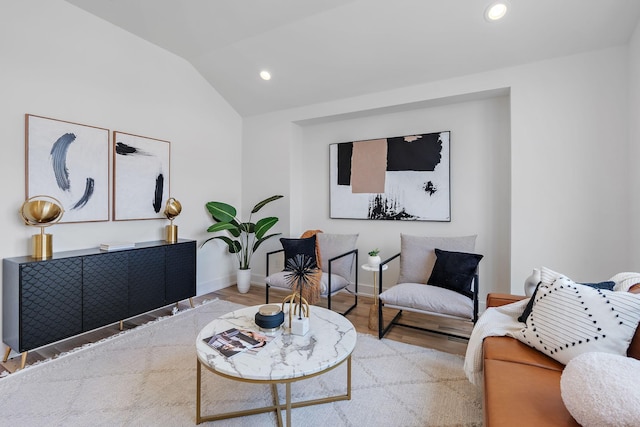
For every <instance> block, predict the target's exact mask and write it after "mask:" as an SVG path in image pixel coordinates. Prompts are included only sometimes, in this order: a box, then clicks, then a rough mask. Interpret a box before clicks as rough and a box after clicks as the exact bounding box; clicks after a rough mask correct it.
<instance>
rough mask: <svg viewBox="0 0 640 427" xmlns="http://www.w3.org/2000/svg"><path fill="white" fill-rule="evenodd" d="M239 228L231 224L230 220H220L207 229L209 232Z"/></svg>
mask: <svg viewBox="0 0 640 427" xmlns="http://www.w3.org/2000/svg"><path fill="white" fill-rule="evenodd" d="M234 229H235V230H237V229H238V227H236V226H235V225H233V224H230V223H228V222H218V223H216V224H213V225H211V226H209V228H207V231H208V232H209V233H215V232H216V231H224V230H229V231H231V230H234Z"/></svg>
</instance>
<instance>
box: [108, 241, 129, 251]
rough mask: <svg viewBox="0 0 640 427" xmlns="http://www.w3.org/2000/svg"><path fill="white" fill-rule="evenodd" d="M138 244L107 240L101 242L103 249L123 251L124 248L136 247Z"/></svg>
mask: <svg viewBox="0 0 640 427" xmlns="http://www.w3.org/2000/svg"><path fill="white" fill-rule="evenodd" d="M135 247H136V244H135V243H133V242H107V243H101V244H100V250H101V251H121V250H123V249H131V248H135Z"/></svg>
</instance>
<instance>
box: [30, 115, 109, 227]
mask: <svg viewBox="0 0 640 427" xmlns="http://www.w3.org/2000/svg"><path fill="white" fill-rule="evenodd" d="M25 136H26V138H25V140H26V156H25V162H26V180H25V181H26V190H25V193H26V197H27V198H29V197H34V196H49V197H54V198H55V199H58V200H59V201H60V203H61V204H62V207H63V209H64V215H63V216H62V220H61V221H60V222H67V223H68V222H86V221H108V220H109V130H108V129H102V128H98V127H93V126H86V125H82V124H78V123H72V122H66V121H62V120H56V119H50V118H47V117H40V116H35V115H31V114H26V115H25Z"/></svg>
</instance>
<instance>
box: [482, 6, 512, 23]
mask: <svg viewBox="0 0 640 427" xmlns="http://www.w3.org/2000/svg"><path fill="white" fill-rule="evenodd" d="M508 10H509V3H508V2H507V1H497V2H494V3H491V4H490V5H489V6H488V7H487V8H486V9H485V11H484V17H485V19H486V20H487V21H489V22H494V21H497V20H499V19H501V18H503V17H504V15H506V14H507V11H508Z"/></svg>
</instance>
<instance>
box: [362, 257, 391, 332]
mask: <svg viewBox="0 0 640 427" xmlns="http://www.w3.org/2000/svg"><path fill="white" fill-rule="evenodd" d="M387 268H389V266H388V265H386V264H385V265H383V266H382V271H385V270H386V269H387ZM362 269H363V270H365V271H371V272H373V304H372V305H371V307H369V329H371V330H376V329H378V272H379V271H380V266H379V265H369V264H363V265H362Z"/></svg>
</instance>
